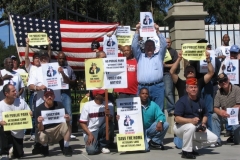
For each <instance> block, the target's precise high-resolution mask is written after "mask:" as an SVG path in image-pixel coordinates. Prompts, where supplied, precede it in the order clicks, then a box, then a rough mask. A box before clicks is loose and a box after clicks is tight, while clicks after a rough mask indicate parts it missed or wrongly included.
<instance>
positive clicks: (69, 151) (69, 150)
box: [63, 146, 73, 157]
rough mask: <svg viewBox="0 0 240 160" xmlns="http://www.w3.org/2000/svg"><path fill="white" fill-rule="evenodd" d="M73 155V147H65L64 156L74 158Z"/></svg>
mask: <svg viewBox="0 0 240 160" xmlns="http://www.w3.org/2000/svg"><path fill="white" fill-rule="evenodd" d="M72 153H73V151H72V147H70V146H69V147H64V149H63V155H64V156H65V157H72Z"/></svg>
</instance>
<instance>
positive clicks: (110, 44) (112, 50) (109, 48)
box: [103, 35, 118, 57]
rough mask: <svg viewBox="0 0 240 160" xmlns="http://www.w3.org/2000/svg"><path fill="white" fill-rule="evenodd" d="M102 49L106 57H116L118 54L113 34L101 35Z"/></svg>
mask: <svg viewBox="0 0 240 160" xmlns="http://www.w3.org/2000/svg"><path fill="white" fill-rule="evenodd" d="M103 51H104V52H105V53H106V56H107V57H117V56H118V42H117V38H116V36H115V35H112V36H111V37H108V36H106V35H104V37H103Z"/></svg>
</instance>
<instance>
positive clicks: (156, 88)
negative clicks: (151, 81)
mask: <svg viewBox="0 0 240 160" xmlns="http://www.w3.org/2000/svg"><path fill="white" fill-rule="evenodd" d="M141 88H147V89H148V91H149V97H150V100H152V101H154V102H155V103H157V105H159V107H160V109H161V110H162V111H163V113H164V83H163V82H161V83H158V84H155V85H152V86H143V85H138V94H139V92H140V89H141Z"/></svg>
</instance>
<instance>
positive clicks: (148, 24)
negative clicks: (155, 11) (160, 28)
mask: <svg viewBox="0 0 240 160" xmlns="http://www.w3.org/2000/svg"><path fill="white" fill-rule="evenodd" d="M140 22H141V28H140V36H141V37H154V36H155V34H156V33H155V32H156V31H155V28H154V21H153V17H152V13H151V12H140Z"/></svg>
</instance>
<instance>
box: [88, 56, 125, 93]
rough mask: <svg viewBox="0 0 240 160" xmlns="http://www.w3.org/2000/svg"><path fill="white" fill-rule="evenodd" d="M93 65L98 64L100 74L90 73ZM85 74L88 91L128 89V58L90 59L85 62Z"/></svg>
mask: <svg viewBox="0 0 240 160" xmlns="http://www.w3.org/2000/svg"><path fill="white" fill-rule="evenodd" d="M91 63H96V64H97V63H98V64H97V67H98V68H99V69H98V73H96V74H92V73H90V69H88V68H90V67H91ZM88 70H89V71H88ZM95 70H96V71H97V69H95ZM100 71H101V73H100ZM85 74H86V76H85V77H86V87H87V89H88V90H91V89H112V88H127V65H126V57H119V58H117V57H116V58H114V57H111V58H98V59H88V60H86V61H85Z"/></svg>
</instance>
